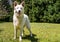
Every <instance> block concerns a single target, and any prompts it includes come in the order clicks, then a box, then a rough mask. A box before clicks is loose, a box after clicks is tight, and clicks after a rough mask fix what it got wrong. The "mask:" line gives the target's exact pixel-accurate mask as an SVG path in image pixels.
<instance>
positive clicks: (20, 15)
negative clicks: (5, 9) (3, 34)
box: [13, 1, 32, 41]
mask: <svg viewBox="0 0 60 42" xmlns="http://www.w3.org/2000/svg"><path fill="white" fill-rule="evenodd" d="M13 25H14V39H16V37H17V29H18V28H19V29H20V36H19V40H20V41H21V40H22V34H23V27H24V26H25V25H26V27H27V28H28V30H29V32H30V35H31V36H32V32H31V30H30V21H29V19H28V16H27V15H26V14H24V1H23V2H22V3H21V4H18V3H17V2H16V1H15V2H14V15H13Z"/></svg>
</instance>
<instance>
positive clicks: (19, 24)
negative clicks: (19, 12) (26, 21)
mask: <svg viewBox="0 0 60 42" xmlns="http://www.w3.org/2000/svg"><path fill="white" fill-rule="evenodd" d="M22 20H23V17H18V18H17V17H16V18H15V25H16V27H17V28H20V27H21V24H22Z"/></svg>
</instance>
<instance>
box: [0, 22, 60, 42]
mask: <svg viewBox="0 0 60 42" xmlns="http://www.w3.org/2000/svg"><path fill="white" fill-rule="evenodd" d="M13 29H14V28H13V24H12V22H2V23H0V42H19V39H18V38H17V39H16V40H13ZM31 30H32V32H33V37H29V32H28V30H27V29H26V28H25V29H24V31H25V32H24V36H23V42H60V24H54V23H31ZM19 33H20V32H19V31H18V36H19Z"/></svg>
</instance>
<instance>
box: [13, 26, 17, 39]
mask: <svg viewBox="0 0 60 42" xmlns="http://www.w3.org/2000/svg"><path fill="white" fill-rule="evenodd" d="M16 38H17V29H16V26H14V39H16Z"/></svg>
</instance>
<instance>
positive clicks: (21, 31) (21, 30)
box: [19, 27, 23, 42]
mask: <svg viewBox="0 0 60 42" xmlns="http://www.w3.org/2000/svg"><path fill="white" fill-rule="evenodd" d="M22 33H23V27H21V28H20V37H19V41H20V42H21V41H22Z"/></svg>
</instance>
